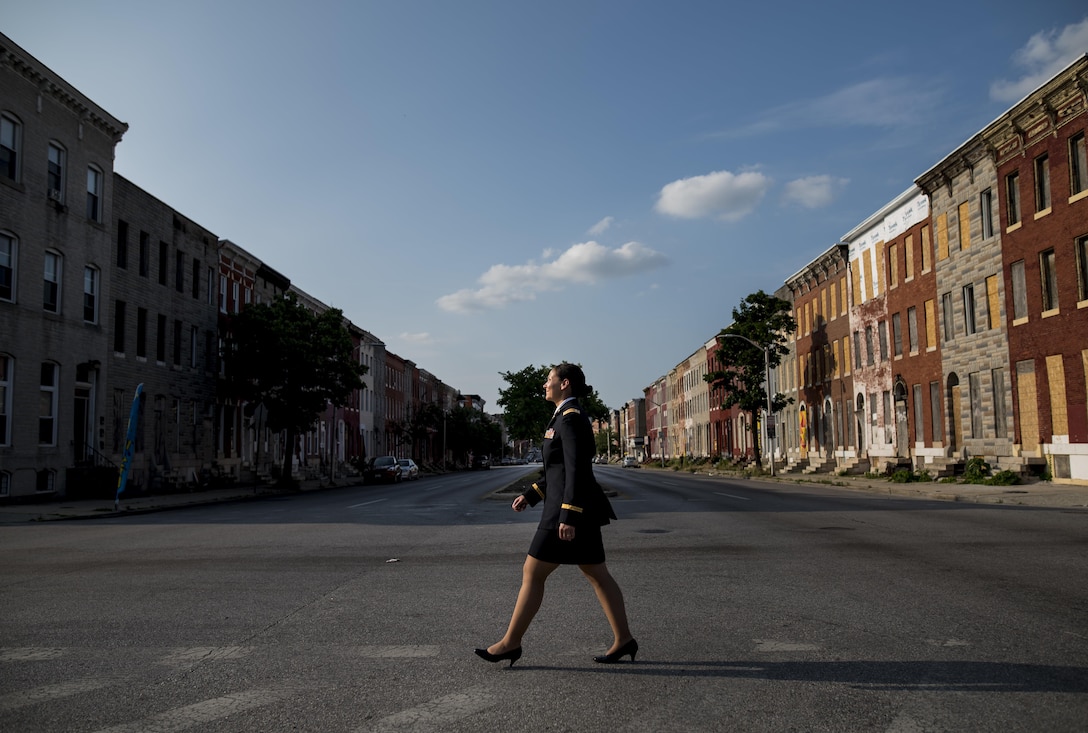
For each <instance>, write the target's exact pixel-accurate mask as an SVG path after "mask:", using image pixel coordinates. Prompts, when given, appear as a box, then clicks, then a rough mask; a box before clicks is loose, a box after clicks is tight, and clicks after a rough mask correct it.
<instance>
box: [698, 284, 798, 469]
mask: <svg viewBox="0 0 1088 733" xmlns="http://www.w3.org/2000/svg"><path fill="white" fill-rule="evenodd" d="M791 311H792V306H790V304H789V301H786V300H782V299H781V298H778V297H775V296H773V295H767V294H766V293H765V292H763V291H762V290H759V291H756V292H755V293H752V294H750V295H748V296H746V297H745V298H744V299H743V300H741V302H740V305H739V306H737V307H736V308H734V309H733V323H732V324H730V325H729V326H726V327H725V328H723V329H722V330H721V331H720V332H719V334H718V348H717V349H716V350H715V352H714V355H715V357H716V358H717V363H718V364H719V365H720V367H721V368H720V369H719V370H718V371H714V372H711V373H709V374H707V375H706V377H704V378H705V379H706V381H707V382H709V383H710V385H711V387H712V388H713V389H719V390H721V395H722V402H721V406H722V407H723V408H729V407H732V406H733V405H737V406H738V407H740V409H741V410H743V411H745V412H747V413H749V414H750V415H751V419H750V420H749V421H748V425H749V426H750V429H751V431H752V445H753V446H755V458H756V462H757V463H758V462H759V461H760V449H759V441H758V440H756V437H757V436H758V434H759V433H758V432H757V431H758V428H759V426H758V425H757V418H758V416H759V412H760V410H763V409H765V408H766V407H767V392H766V389H765V388H764V385H765V383H766V369H765V362H764V354H763V349H762V348H757V347H755V346H753V345H752V344H750V343H748V342H747V341H745V340H744V339H741V338H723V337H726V336H730V335H733V336H743V337H744V338H747V339H749V340H750V341H754V342H755V343H757V344H760V345H761V346H764V347H766V348H767V349H768V356H769V359H768V362H769V364H770V368H771V369H774V368H775V367H777V366H778V365H779V363H781V361H782V356H783V355H784V354H787V353H788V352H789V350H788V349H787V348H786V342H787V338H788V335H789V334H791V333H793V332H794V330H796V328H797V324H796V322H795V321H794V320H793V316H792V315H791ZM792 402H793V399H792V398H787V397H785V396H784V395H782V394H780V393H776V394H775V395H773V396H772V398H771V408H772V411H773V412H778V411H779V410H781V409H782V408H784V407H785V406H786V405H789V404H791V403H792ZM772 460H773V458H772Z"/></svg>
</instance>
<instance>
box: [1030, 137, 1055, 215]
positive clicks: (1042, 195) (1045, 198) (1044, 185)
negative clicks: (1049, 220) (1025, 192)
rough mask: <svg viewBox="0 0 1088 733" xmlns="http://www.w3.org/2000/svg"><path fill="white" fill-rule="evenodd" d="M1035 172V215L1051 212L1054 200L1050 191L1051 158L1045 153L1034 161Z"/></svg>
mask: <svg viewBox="0 0 1088 733" xmlns="http://www.w3.org/2000/svg"><path fill="white" fill-rule="evenodd" d="M1033 167H1034V170H1035V215H1036V216H1039V215H1040V214H1044V213H1046V212H1048V211H1050V207H1051V204H1052V203H1053V200H1052V199H1051V190H1050V156H1049V155H1048V154H1047V153H1043V154H1042V155H1040V156H1039V157H1038V158H1036V159H1035V161H1034V166H1033Z"/></svg>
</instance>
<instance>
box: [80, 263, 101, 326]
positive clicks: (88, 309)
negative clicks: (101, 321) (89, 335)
mask: <svg viewBox="0 0 1088 733" xmlns="http://www.w3.org/2000/svg"><path fill="white" fill-rule="evenodd" d="M83 321H84V322H85V323H98V270H97V269H95V268H93V267H84V268H83Z"/></svg>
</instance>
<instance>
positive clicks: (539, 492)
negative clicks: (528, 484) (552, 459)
mask: <svg viewBox="0 0 1088 733" xmlns="http://www.w3.org/2000/svg"><path fill="white" fill-rule="evenodd" d="M533 489H534V490H535V491H536V493H538V494H540V498H541V499H543V498H544V492H543V491H541V490H540V487H539V486H537V485H536V484H535V483H534V484H533Z"/></svg>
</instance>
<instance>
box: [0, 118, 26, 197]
mask: <svg viewBox="0 0 1088 733" xmlns="http://www.w3.org/2000/svg"><path fill="white" fill-rule="evenodd" d="M22 137H23V126H22V125H20V124H19V123H18V122H17V121H16V120H15V118H13V117H8V116H7V115H3V116H0V176H4V177H5V178H10V179H11V180H13V181H17V180H19V149H20V148H21V147H22V142H23V140H22Z"/></svg>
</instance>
